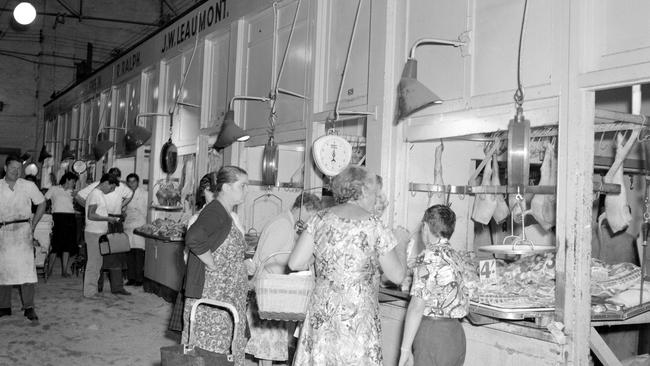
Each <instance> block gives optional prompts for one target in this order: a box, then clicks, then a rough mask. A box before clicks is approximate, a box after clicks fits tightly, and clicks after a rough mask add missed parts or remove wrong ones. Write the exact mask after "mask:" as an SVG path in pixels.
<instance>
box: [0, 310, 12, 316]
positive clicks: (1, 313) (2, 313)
mask: <svg viewBox="0 0 650 366" xmlns="http://www.w3.org/2000/svg"><path fill="white" fill-rule="evenodd" d="M9 315H11V308H2V309H0V317H2V316H9Z"/></svg>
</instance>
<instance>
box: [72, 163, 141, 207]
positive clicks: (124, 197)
mask: <svg viewBox="0 0 650 366" xmlns="http://www.w3.org/2000/svg"><path fill="white" fill-rule="evenodd" d="M108 174H111V175H113V176H115V177H116V178H117V180H118V181H119V180H120V178H121V177H122V172H121V171H120V169H119V168H111V169H109V170H108ZM98 185H99V182H94V183H91V184H90V185H88V186H87V187H86V188H84V189H82V190H80V191H79V192H78V193H77V195H76V196H75V200H76V201H77V203H79V204H80V205H81V206H86V199H87V198H88V195H89V194H90V192H92V190H93V189H95V188H97V186H98ZM132 196H133V191H131V189H130V188H129V187H127V186H126V184H124V183H122V182H119V184H118V186H117V187H115V190H114V191H112V192H110V193H109V194H107V195H106V203H107V204H108V213H109V214H111V215H121V214H122V211H124V207H126V205H128V204H129V202H130V201H131V197H132Z"/></svg>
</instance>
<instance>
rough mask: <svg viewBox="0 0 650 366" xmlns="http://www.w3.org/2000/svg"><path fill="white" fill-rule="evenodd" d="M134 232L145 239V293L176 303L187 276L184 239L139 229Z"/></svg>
mask: <svg viewBox="0 0 650 366" xmlns="http://www.w3.org/2000/svg"><path fill="white" fill-rule="evenodd" d="M133 232H134V234H136V235H140V236H143V237H144V238H145V257H144V277H145V280H144V283H143V288H144V291H145V292H151V293H155V294H156V295H158V296H160V297H162V298H163V299H165V300H166V301H169V302H173V301H175V299H176V295H177V294H178V291H179V290H180V288H181V286H182V281H183V276H184V275H185V261H184V260H183V250H184V249H185V241H184V239H183V238H173V239H172V238H167V237H162V236H157V235H153V234H149V233H146V232H143V231H140V230H138V229H136V230H134V231H133Z"/></svg>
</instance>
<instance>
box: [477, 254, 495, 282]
mask: <svg viewBox="0 0 650 366" xmlns="http://www.w3.org/2000/svg"><path fill="white" fill-rule="evenodd" d="M478 269H479V270H478V273H479V278H480V280H481V282H484V283H495V282H497V261H496V260H494V259H486V260H482V261H479V265H478Z"/></svg>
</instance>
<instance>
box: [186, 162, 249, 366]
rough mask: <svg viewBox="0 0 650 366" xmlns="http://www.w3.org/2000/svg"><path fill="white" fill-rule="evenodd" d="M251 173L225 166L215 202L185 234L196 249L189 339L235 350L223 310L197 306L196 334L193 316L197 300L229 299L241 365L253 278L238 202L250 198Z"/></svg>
mask: <svg viewBox="0 0 650 366" xmlns="http://www.w3.org/2000/svg"><path fill="white" fill-rule="evenodd" d="M247 186H248V175H247V173H246V171H245V170H243V169H241V168H238V167H235V166H225V167H223V168H221V169H220V170H219V172H218V173H217V184H216V192H217V198H216V199H215V200H214V201H212V202H210V203H209V204H208V205H207V206H205V208H204V209H203V211H201V214H200V215H199V217H198V219H197V220H196V222H195V223H194V224H193V225H192V226H191V227H190V229H189V230H188V232H187V234H186V235H185V244H186V245H187V247H188V248H189V250H190V255H189V258H188V263H187V273H186V277H185V296H186V300H185V311H184V314H183V320H184V322H183V323H184V324H183V343H185V344H188V343H189V338H191V340H192V342H191V343H192V345H195V346H198V347H200V348H203V349H206V350H208V351H211V352H216V353H222V354H223V353H229V352H230V344H231V340H232V339H233V324H232V320H231V317H230V315H229V314H228V313H227V312H225V311H222V310H217V309H214V308H208V307H205V306H203V307H200V308H199V309H198V310H197V314H196V320H195V324H193V325H192V336H191V337H189V333H188V328H189V317H190V309H191V307H192V304H194V302H195V301H196V299H197V298H209V299H213V300H220V301H225V302H228V303H230V304H232V305H234V306H235V308H236V309H237V312H238V313H239V322H240V324H239V327H238V334H236V335H235V337H234V338H235V340H236V342H235V344H234V347H233V348H234V356H235V364H236V365H243V364H244V347H245V346H246V339H245V336H244V334H245V324H246V317H245V314H246V295H247V292H248V278H247V273H246V268H245V266H244V251H245V249H246V242H245V240H244V233H243V229H242V227H241V224H239V220H238V219H237V216H236V214H235V213H234V212H233V210H234V208H235V206H237V205H239V204H241V203H243V202H244V198H245V196H246V188H247Z"/></svg>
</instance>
